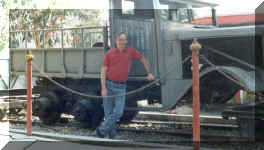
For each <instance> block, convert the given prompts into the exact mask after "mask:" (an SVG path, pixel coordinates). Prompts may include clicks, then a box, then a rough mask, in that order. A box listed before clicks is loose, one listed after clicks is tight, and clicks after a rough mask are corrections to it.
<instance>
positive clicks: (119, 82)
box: [106, 79, 126, 84]
mask: <svg viewBox="0 0 264 150" xmlns="http://www.w3.org/2000/svg"><path fill="white" fill-rule="evenodd" d="M106 80H107V81H110V82H113V83H116V84H126V81H123V82H122V81H113V80H110V79H106Z"/></svg>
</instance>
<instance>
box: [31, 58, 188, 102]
mask: <svg viewBox="0 0 264 150" xmlns="http://www.w3.org/2000/svg"><path fill="white" fill-rule="evenodd" d="M190 58H191V56H187V57H186V58H185V59H184V60H183V61H182V63H183V64H184V63H185V62H186V61H187V60H188V59H190ZM32 66H33V67H34V68H35V69H36V70H37V71H38V72H39V73H40V74H41V75H42V76H44V77H45V78H47V79H48V80H49V81H51V82H52V83H54V84H56V85H57V86H59V87H61V88H63V89H64V90H66V91H68V92H71V93H73V94H77V95H80V96H83V97H87V98H94V99H101V98H115V97H120V96H128V95H132V94H135V93H138V92H141V91H143V90H145V89H146V88H149V87H151V86H152V85H154V84H156V83H158V82H159V81H160V80H161V79H163V78H165V77H166V76H167V75H168V74H169V73H171V72H172V71H173V70H174V69H175V67H173V69H172V70H170V71H167V72H166V73H165V74H163V75H162V76H161V77H160V78H158V79H156V80H154V81H152V82H151V83H148V84H146V85H145V86H142V87H140V88H138V89H136V90H132V91H129V92H126V93H125V94H118V95H111V96H97V95H90V94H85V93H81V92H79V91H76V90H73V89H71V88H68V87H66V86H64V85H62V84H60V83H58V82H57V81H55V80H53V79H52V78H51V77H49V76H48V75H47V74H46V73H44V72H42V71H41V70H40V69H39V68H40V67H38V66H37V65H36V64H35V63H34V61H32Z"/></svg>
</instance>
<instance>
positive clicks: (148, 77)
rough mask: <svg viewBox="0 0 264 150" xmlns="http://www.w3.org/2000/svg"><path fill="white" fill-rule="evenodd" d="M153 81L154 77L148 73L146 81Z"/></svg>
mask: <svg viewBox="0 0 264 150" xmlns="http://www.w3.org/2000/svg"><path fill="white" fill-rule="evenodd" d="M154 79H155V78H154V76H153V75H152V74H151V73H149V74H148V76H147V80H149V81H151V80H154Z"/></svg>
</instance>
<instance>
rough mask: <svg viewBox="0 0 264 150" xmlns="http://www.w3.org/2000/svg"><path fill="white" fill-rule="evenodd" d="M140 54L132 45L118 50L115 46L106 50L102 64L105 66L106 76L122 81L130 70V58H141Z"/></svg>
mask: <svg viewBox="0 0 264 150" xmlns="http://www.w3.org/2000/svg"><path fill="white" fill-rule="evenodd" d="M141 58H142V55H141V54H140V53H139V52H138V51H137V50H136V49H135V48H133V47H130V46H126V47H125V49H124V50H123V51H122V52H120V51H119V50H118V49H117V48H112V49H110V50H108V51H107V52H106V54H105V57H104V61H103V65H104V66H106V67H107V68H108V69H107V72H106V78H108V79H110V80H113V81H118V82H124V81H126V80H127V76H128V73H129V71H130V64H131V59H141Z"/></svg>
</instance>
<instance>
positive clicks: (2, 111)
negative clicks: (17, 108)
mask: <svg viewBox="0 0 264 150" xmlns="http://www.w3.org/2000/svg"><path fill="white" fill-rule="evenodd" d="M5 115H6V113H5V111H4V110H2V109H0V121H2V119H4V117H5Z"/></svg>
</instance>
